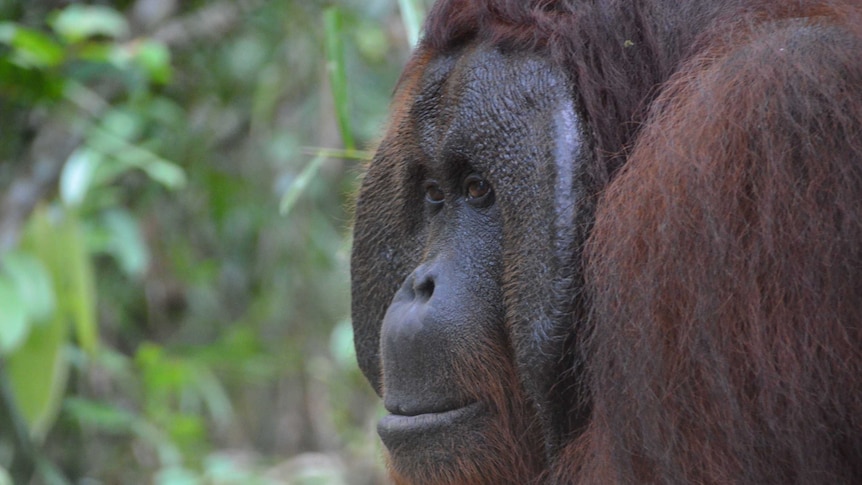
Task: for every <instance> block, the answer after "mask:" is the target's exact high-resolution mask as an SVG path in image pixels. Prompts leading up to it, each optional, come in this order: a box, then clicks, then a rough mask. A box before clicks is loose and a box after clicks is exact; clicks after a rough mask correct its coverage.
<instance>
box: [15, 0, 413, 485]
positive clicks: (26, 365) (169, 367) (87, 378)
mask: <svg viewBox="0 0 862 485" xmlns="http://www.w3.org/2000/svg"><path fill="white" fill-rule="evenodd" d="M429 3H430V1H423V0H338V1H336V0H330V1H322V0H320V1H317V0H295V1H291V0H289V1H278V2H276V1H264V0H208V1H203V0H182V1H180V0H127V1H93V2H72V1H59V0H0V116H2V119H1V120H0V485H6V484H10V483H14V484H19V483H23V484H29V483H32V484H43V483H44V484H49V485H54V484H87V485H91V484H92V485H96V484H126V483H154V484H171V485H173V484H234V483H236V484H255V483H261V484H266V483H288V484H342V483H343V484H376V483H385V478H384V476H385V473H384V471H383V465H382V459H381V449H380V445H379V440H378V439H377V436H376V433H375V424H376V420H377V418H378V417H379V416H380V415H381V414H380V413H381V411H382V408H381V406H380V404H379V400H378V399H377V398H376V396H375V395H374V393H373V392H372V391H371V389H370V388H369V386H368V384H367V383H366V382H365V380H364V378H363V377H362V375H361V373H360V372H359V370H358V368H357V366H356V363H355V358H354V354H353V343H352V330H351V326H350V288H349V286H350V285H349V255H350V244H351V241H350V224H351V222H350V221H351V214H350V206H351V202H350V201H351V198H352V196H353V194H354V193H355V191H356V188H357V183H358V179H359V176H360V173H361V169H362V165H363V161H364V160H367V159H368V158H369V156H370V153H369V152H370V150H372V149H373V145H374V141H375V137H377V136H379V135H380V133H381V130H382V128H383V126H384V124H385V121H386V110H387V108H388V100H389V97H390V95H391V93H392V90H393V88H394V86H395V83H396V81H397V79H398V75H399V72H400V69H401V67H402V66H403V65H404V63H405V61H406V59H407V57H408V55H409V53H410V49H411V46H412V45H414V43H415V41H416V36H417V31H418V26H419V25H420V23H421V20H422V17H423V15H424V12H425V11H426V9H427V8H428V4H429Z"/></svg>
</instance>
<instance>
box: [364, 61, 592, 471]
mask: <svg viewBox="0 0 862 485" xmlns="http://www.w3.org/2000/svg"><path fill="white" fill-rule="evenodd" d="M410 89H415V92H414V93H415V94H414V95H413V96H411V97H409V98H408V100H409V102H410V103H411V104H410V106H409V107H407V108H406V111H402V112H401V114H402V115H401V116H399V117H396V118H395V119H393V124H392V126H391V127H390V129H389V132H388V133H387V135H386V137H385V138H384V140H383V143H382V144H381V147H380V149H379V150H378V152H377V154H376V156H375V158H374V160H373V161H372V163H371V165H370V167H369V170H368V172H367V174H366V177H365V179H364V181H363V186H362V189H361V192H360V196H359V199H358V203H357V211H356V224H355V233H354V237H355V243H354V249H353V256H352V285H353V322H354V329H355V333H356V347H357V355H358V359H359V363H360V367H361V368H362V370H363V372H364V373H365V375H366V377H367V378H368V380H369V382H371V384H372V386H373V387H374V388H375V390H376V391H377V392H378V394H380V395H381V396H382V398H383V402H384V406H385V407H386V409H387V410H388V411H389V412H390V413H391V414H390V416H387V417H386V418H384V419H383V420H382V421H381V423H380V426H379V428H378V430H379V433H380V435H381V438H382V439H383V441H384V444H385V445H386V446H387V448H388V449H389V452H390V455H391V458H392V460H393V462H394V466H395V468H396V469H400V470H402V471H405V470H406V471H407V472H408V473H409V471H410V470H417V469H421V468H422V467H423V466H426V464H427V466H439V463H441V457H443V458H445V457H447V456H448V457H450V458H452V457H453V456H454V455H460V456H458V457H457V459H458V460H462V461H463V460H476V461H481V460H482V457H481V452H482V446H481V444H480V443H476V441H477V437H481V436H482V432H483V430H484V429H485V428H488V427H491V426H492V425H493V422H494V420H495V419H499V418H500V417H499V416H496V415H495V413H498V412H500V410H499V409H496V408H495V407H494V406H490V405H489V403H490V402H492V400H491V399H490V396H488V394H487V393H488V392H490V391H489V390H486V389H493V388H494V386H491V385H487V386H486V384H487V383H481V382H478V383H470V382H466V380H467V379H465V377H464V374H465V372H464V369H465V367H469V366H475V365H476V362H479V361H481V359H476V356H477V355H478V356H482V355H485V353H487V352H489V351H490V350H489V342H492V343H494V347H495V349H494V351H495V352H497V353H500V352H499V350H501V349H502V354H503V355H505V356H506V357H507V359H508V362H501V363H500V366H501V368H502V367H503V366H504V364H507V365H509V366H511V367H512V368H513V369H514V371H515V372H516V373H517V375H518V377H519V378H520V381H521V388H520V389H510V390H508V392H511V393H513V394H515V393H519V394H521V395H526V396H527V400H528V401H529V402H531V403H532V407H533V412H534V413H535V414H536V417H537V420H538V421H539V422H540V423H542V424H545V423H547V426H546V427H547V428H548V429H545V430H543V434H544V436H543V438H542V439H543V440H544V442H545V445H546V446H548V447H553V443H554V442H556V441H558V440H559V439H560V438H559V436H558V435H559V434H561V433H564V432H566V430H560V429H551V426H550V424H549V423H551V422H555V423H560V422H567V421H566V420H565V419H563V420H560V416H559V415H560V414H561V413H569V412H570V411H569V410H563V409H556V408H554V406H553V405H552V404H551V402H561V399H560V397H559V396H557V397H556V398H555V399H553V400H552V399H550V397H552V396H551V394H552V393H554V392H561V391H559V390H555V389H560V388H565V389H566V390H568V391H562V392H571V390H572V389H576V387H577V386H574V385H569V384H568V383H561V382H560V379H561V377H560V376H562V375H564V374H566V372H564V370H565V369H571V368H573V367H575V363H574V357H568V358H564V359H560V355H564V354H565V352H566V348H567V345H568V343H569V342H570V340H571V338H572V334H573V332H574V329H573V327H574V325H575V322H574V317H575V316H577V315H578V312H577V309H576V307H577V306H578V302H577V297H576V295H574V293H573V291H574V289H575V288H576V287H577V286H578V285H579V283H580V279H579V278H580V271H579V269H578V268H579V261H578V254H579V248H580V245H581V243H582V242H583V239H584V237H585V234H586V230H587V227H586V223H584V222H583V221H585V220H587V216H589V215H590V214H591V206H590V203H589V198H588V197H587V195H588V193H589V190H588V188H589V187H588V186H589V183H588V181H586V175H585V174H584V170H583V169H582V166H583V165H584V160H585V157H586V156H587V155H588V153H589V152H588V148H587V147H586V146H585V143H584V141H583V140H585V139H586V137H585V135H584V133H583V130H582V126H581V125H582V123H580V121H579V120H580V118H579V116H578V113H577V112H576V107H575V102H574V101H573V98H572V91H571V85H570V83H569V81H568V79H567V78H566V77H565V75H563V74H562V73H561V72H560V71H559V70H557V69H556V68H555V67H553V66H552V65H551V64H550V63H549V62H547V61H545V60H543V59H541V58H538V57H536V56H535V55H531V54H527V53H518V52H506V53H503V52H501V51H500V50H498V49H491V48H483V47H481V46H480V47H478V48H472V49H468V50H465V51H463V52H459V53H457V54H456V55H453V56H448V57H445V56H444V57H440V58H437V59H435V60H432V61H430V63H429V64H428V65H427V66H426V67H425V69H424V71H423V74H422V77H421V79H420V80H419V81H418V83H417V84H416V85H415V87H411V88H410ZM404 109H405V107H401V110H404ZM477 184H478V185H477ZM477 188H478V189H481V190H477ZM484 189H487V192H483V190H484ZM477 194H481V197H476V195H477ZM512 360H514V362H511V361H512ZM489 372H490V371H489ZM490 375H493V372H490ZM565 402H574V400H569V401H565ZM557 428H559V427H557ZM453 443H461V444H462V445H463V446H462V445H457V446H453ZM529 451H535V450H529ZM540 452H541V450H540ZM465 454H466V455H467V456H466V457H465ZM445 461H446V460H445V459H443V460H442V462H445ZM435 462H436V463H438V465H435V464H434V463H435Z"/></svg>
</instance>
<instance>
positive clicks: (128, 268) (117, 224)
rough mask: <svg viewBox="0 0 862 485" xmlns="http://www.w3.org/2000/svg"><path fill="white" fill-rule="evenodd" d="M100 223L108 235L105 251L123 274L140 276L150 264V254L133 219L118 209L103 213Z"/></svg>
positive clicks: (127, 213) (126, 212)
mask: <svg viewBox="0 0 862 485" xmlns="http://www.w3.org/2000/svg"><path fill="white" fill-rule="evenodd" d="M101 222H102V224H103V227H104V228H105V229H106V230H107V234H108V243H107V246H106V247H105V250H106V251H107V252H108V253H109V254H110V255H112V256H113V257H114V259H116V260H117V262H118V263H119V265H120V268H122V270H123V272H124V273H126V274H127V275H129V276H140V275H142V274H143V273H144V271H146V269H147V266H148V265H149V263H150V253H149V251H148V250H147V245H146V243H145V242H144V237H143V235H142V234H141V231H140V228H139V227H138V223H137V221H136V220H135V219H134V217H132V215H131V214H130V213H129V212H128V211H125V210H119V209H118V210H112V211H108V212H107V213H105V214H104V216H102V221H101Z"/></svg>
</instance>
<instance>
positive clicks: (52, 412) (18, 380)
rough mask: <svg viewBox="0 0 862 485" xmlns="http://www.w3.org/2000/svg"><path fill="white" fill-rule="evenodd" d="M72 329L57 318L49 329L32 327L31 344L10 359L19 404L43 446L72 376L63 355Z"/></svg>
mask: <svg viewBox="0 0 862 485" xmlns="http://www.w3.org/2000/svg"><path fill="white" fill-rule="evenodd" d="M67 338H68V325H67V323H66V321H65V319H64V318H63V317H61V316H60V315H59V314H56V315H55V316H54V318H52V319H51V321H49V322H48V323H47V324H46V325H42V326H39V327H32V328H31V329H30V335H29V336H28V337H27V340H26V341H25V342H24V344H23V345H21V346H20V347H19V348H18V349H17V350H15V352H13V353H11V354H10V355H8V356H6V372H7V377H8V378H9V384H10V387H11V388H12V392H13V394H14V395H15V401H16V403H17V405H18V409H20V410H21V414H22V416H23V417H24V419H25V420H26V421H27V424H28V427H29V429H30V433H31V435H32V437H33V439H34V441H36V442H41V441H42V440H43V439H44V438H45V435H46V434H47V433H48V430H49V429H50V428H51V425H52V424H53V423H54V420H55V419H56V417H57V413H58V411H59V409H60V402H61V399H62V396H63V392H64V390H65V389H66V381H67V379H68V375H69V361H68V360H67V359H66V358H65V357H64V355H63V348H64V346H65V344H66V339H67Z"/></svg>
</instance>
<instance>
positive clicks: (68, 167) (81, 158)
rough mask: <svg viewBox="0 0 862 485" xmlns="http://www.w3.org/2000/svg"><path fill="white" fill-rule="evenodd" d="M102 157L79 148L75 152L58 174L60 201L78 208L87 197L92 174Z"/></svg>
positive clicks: (91, 151)
mask: <svg viewBox="0 0 862 485" xmlns="http://www.w3.org/2000/svg"><path fill="white" fill-rule="evenodd" d="M101 161H102V157H101V156H100V155H99V154H98V153H96V152H94V151H93V150H89V149H87V148H86V147H81V148H78V149H77V150H75V151H74V152H73V153H72V155H70V156H69V159H68V160H67V161H66V164H65V165H63V171H62V172H61V173H60V199H62V200H63V203H65V204H66V205H69V206H79V205H81V203H82V202H83V201H84V198H85V197H86V196H87V192H88V191H89V189H90V186H91V185H92V183H93V174H94V173H95V172H96V169H97V168H98V166H99V164H100V163H101Z"/></svg>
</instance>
